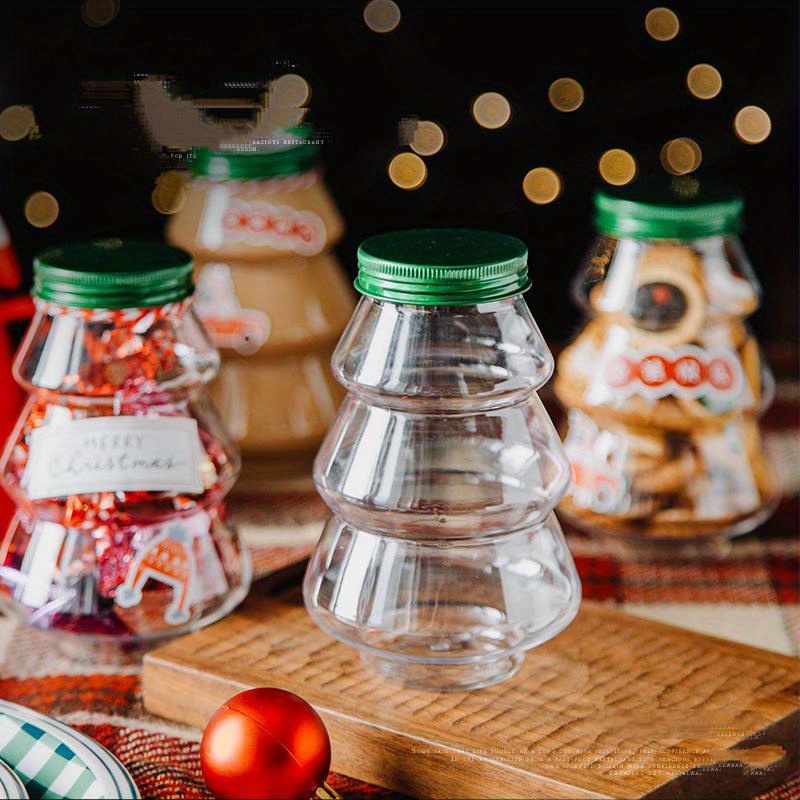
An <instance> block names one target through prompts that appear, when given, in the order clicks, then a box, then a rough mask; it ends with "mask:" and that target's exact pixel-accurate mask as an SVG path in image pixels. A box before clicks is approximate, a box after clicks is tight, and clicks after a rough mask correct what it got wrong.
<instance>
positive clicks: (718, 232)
mask: <svg viewBox="0 0 800 800" xmlns="http://www.w3.org/2000/svg"><path fill="white" fill-rule="evenodd" d="M743 207H744V201H743V200H742V197H741V195H740V194H738V193H737V192H736V191H735V190H733V189H729V188H727V187H723V186H718V185H714V184H708V183H706V182H705V181H703V182H699V181H698V180H697V179H696V178H688V179H684V180H680V179H678V180H674V181H664V182H657V181H651V182H647V181H641V182H640V181H637V182H636V183H635V184H631V185H629V186H625V187H620V188H618V189H603V190H602V191H599V192H597V194H596V195H595V197H594V208H595V216H594V222H595V226H596V227H597V229H598V230H599V231H600V232H602V233H607V234H609V235H611V236H617V237H620V238H631V239H683V240H687V239H700V238H702V237H704V236H723V235H725V234H728V233H735V232H736V231H738V230H739V228H740V227H741V215H742V208H743Z"/></svg>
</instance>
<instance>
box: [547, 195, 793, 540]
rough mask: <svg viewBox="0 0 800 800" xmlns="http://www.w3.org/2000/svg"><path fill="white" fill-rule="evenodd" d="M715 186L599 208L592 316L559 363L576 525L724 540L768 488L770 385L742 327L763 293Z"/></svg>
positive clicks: (601, 201) (730, 210) (736, 208)
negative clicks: (764, 419)
mask: <svg viewBox="0 0 800 800" xmlns="http://www.w3.org/2000/svg"><path fill="white" fill-rule="evenodd" d="M742 208H743V201H742V199H741V197H740V196H739V195H738V194H737V193H735V192H733V191H729V190H726V189H722V188H719V187H713V186H711V187H710V186H706V185H705V184H698V183H697V181H696V180H694V179H692V181H690V182H687V183H681V182H677V183H676V182H673V183H665V184H661V185H660V184H657V183H655V184H650V185H648V184H647V183H641V182H640V183H637V185H634V186H631V187H623V188H620V189H616V190H614V189H609V190H604V191H602V192H600V193H598V194H597V195H596V197H595V225H596V228H597V230H598V233H599V237H598V239H597V241H596V243H595V245H594V246H593V248H592V249H591V250H590V252H589V254H588V257H587V263H586V264H585V267H584V269H583V270H582V272H581V274H580V275H579V277H578V280H577V282H576V285H575V294H576V297H577V299H578V301H579V302H580V303H581V304H582V305H583V306H584V308H585V309H586V310H587V313H588V315H589V317H590V319H589V321H588V322H587V323H586V325H585V327H584V328H583V329H582V330H581V332H580V334H579V335H578V336H577V338H576V339H575V341H574V342H573V344H572V345H571V346H570V347H568V348H566V349H565V350H564V352H563V354H562V355H561V358H560V359H559V362H558V368H557V370H558V371H557V379H556V384H555V389H556V394H557V395H558V397H559V399H560V400H561V402H562V404H563V405H564V406H565V408H566V410H567V427H566V432H565V440H566V442H565V443H566V449H567V454H568V456H569V458H570V462H571V464H572V484H571V487H570V490H569V492H568V495H567V497H566V498H565V500H564V502H563V503H562V505H561V511H562V512H563V514H564V515H565V516H566V517H567V518H568V519H570V521H572V522H574V523H575V524H577V525H578V526H579V527H582V528H584V529H587V530H590V531H601V532H604V533H608V534H617V535H620V536H623V537H633V538H635V539H647V540H667V541H669V540H681V541H690V540H696V539H702V538H705V539H709V538H712V539H714V538H722V537H728V536H733V535H737V534H741V533H745V532H746V531H749V530H751V529H753V528H754V527H755V526H756V525H758V524H759V523H760V522H762V521H763V520H764V519H765V518H766V517H767V516H769V514H770V513H771V511H772V510H773V508H774V506H775V504H776V502H777V491H776V486H775V482H774V479H773V476H772V473H771V469H770V465H769V463H768V460H767V457H766V454H765V452H764V447H763V441H762V437H761V432H760V428H759V418H760V416H761V414H762V412H763V411H764V409H765V408H766V407H767V406H768V405H769V402H770V400H771V396H772V388H773V381H772V377H771V374H770V372H769V369H768V367H767V366H766V364H765V363H764V361H763V359H762V356H761V352H760V349H759V347H758V344H757V342H756V341H755V339H754V338H753V336H752V334H751V333H750V331H749V329H748V327H747V324H746V322H745V320H746V318H747V317H748V316H749V315H750V314H752V313H753V312H754V311H755V310H756V308H757V307H758V302H759V287H758V284H757V282H756V279H755V277H754V275H753V271H752V269H751V267H750V263H749V261H748V259H747V255H746V254H745V252H744V250H743V248H742V244H741V242H740V241H739V238H738V236H737V231H738V230H739V227H740V224H741V215H742Z"/></svg>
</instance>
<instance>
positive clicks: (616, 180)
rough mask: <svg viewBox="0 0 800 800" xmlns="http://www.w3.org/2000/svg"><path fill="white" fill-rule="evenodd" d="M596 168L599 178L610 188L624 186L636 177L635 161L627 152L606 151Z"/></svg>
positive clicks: (614, 149) (617, 150)
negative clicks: (608, 184) (598, 171)
mask: <svg viewBox="0 0 800 800" xmlns="http://www.w3.org/2000/svg"><path fill="white" fill-rule="evenodd" d="M597 167H598V169H599V170H600V177H601V178H602V179H603V180H604V181H605V182H606V183H610V184H611V185H612V186H624V185H625V184H626V183H630V182H631V181H632V180H633V179H634V178H635V177H636V159H635V158H634V157H633V156H632V155H631V154H630V153H629V152H628V151H627V150H621V149H619V148H612V149H611V150H606V151H605V153H603V155H601V156H600V160H599V161H598V163H597Z"/></svg>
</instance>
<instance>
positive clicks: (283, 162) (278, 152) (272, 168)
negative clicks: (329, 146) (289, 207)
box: [191, 125, 320, 180]
mask: <svg viewBox="0 0 800 800" xmlns="http://www.w3.org/2000/svg"><path fill="white" fill-rule="evenodd" d="M281 136H283V137H284V138H285V139H286V140H288V141H287V144H286V145H285V146H280V145H279V146H269V145H265V146H264V147H263V148H262V149H260V150H259V149H257V148H258V147H259V145H258V144H254V145H252V147H254V148H256V149H252V150H245V149H235V148H231V149H228V150H213V149H210V148H207V147H196V148H194V149H193V150H192V156H191V171H192V174H193V175H195V176H197V177H206V178H211V179H212V180H252V179H259V178H277V177H280V176H283V175H297V174H299V173H302V172H307V171H308V170H309V169H311V168H312V167H314V166H316V164H318V163H319V158H320V147H319V144H318V142H317V141H315V140H314V138H313V129H312V128H311V126H310V125H300V126H297V127H295V128H289V129H287V130H285V131H282V132H280V133H278V134H276V135H275V138H277V139H279V138H280V137H281Z"/></svg>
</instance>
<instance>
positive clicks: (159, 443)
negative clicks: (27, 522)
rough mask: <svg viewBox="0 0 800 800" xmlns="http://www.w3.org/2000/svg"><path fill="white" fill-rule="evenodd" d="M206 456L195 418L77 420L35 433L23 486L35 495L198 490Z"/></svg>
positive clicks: (32, 433) (37, 430) (31, 441)
mask: <svg viewBox="0 0 800 800" xmlns="http://www.w3.org/2000/svg"><path fill="white" fill-rule="evenodd" d="M201 460H202V449H201V446H200V436H199V434H198V431H197V421H196V420H194V419H186V418H185V417H143V416H131V417H124V416H119V417H91V418H89V419H76V420H70V421H69V422H64V423H58V424H54V425H43V426H41V427H39V428H36V429H35V430H33V431H32V432H31V435H30V454H29V456H28V464H27V467H26V469H25V476H24V478H23V488H24V489H25V491H26V493H27V495H28V497H30V498H31V499H32V500H38V499H40V498H43V497H64V496H65V495H69V494H90V493H92V492H118V491H121V492H136V491H142V492H185V493H188V494H198V493H199V492H201V491H202V490H203V482H202V479H201V476H200V464H201Z"/></svg>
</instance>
